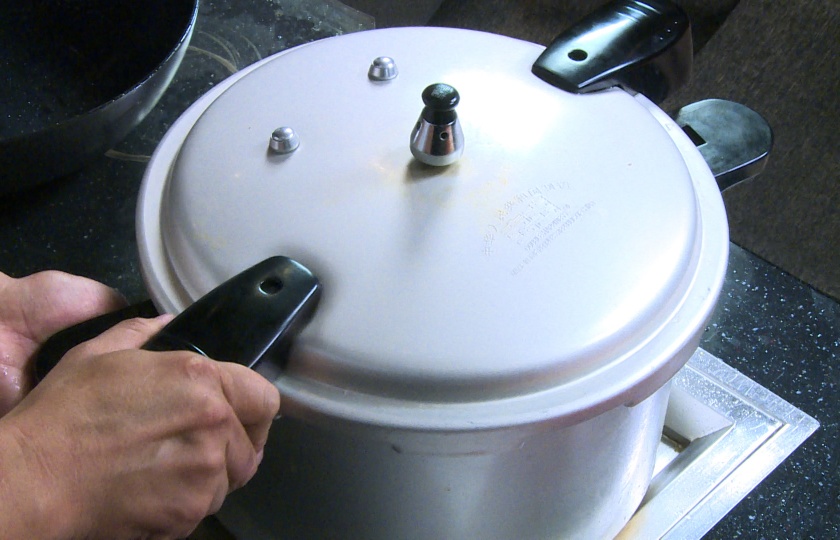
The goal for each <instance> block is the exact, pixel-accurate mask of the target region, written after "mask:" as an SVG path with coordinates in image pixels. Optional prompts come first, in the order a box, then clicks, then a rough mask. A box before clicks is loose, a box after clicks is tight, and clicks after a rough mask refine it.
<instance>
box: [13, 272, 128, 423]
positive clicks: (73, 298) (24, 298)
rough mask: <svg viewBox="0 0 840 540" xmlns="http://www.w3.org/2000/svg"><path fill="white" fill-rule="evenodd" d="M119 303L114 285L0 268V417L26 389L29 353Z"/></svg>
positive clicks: (29, 376) (29, 378)
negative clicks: (14, 272) (12, 273)
mask: <svg viewBox="0 0 840 540" xmlns="http://www.w3.org/2000/svg"><path fill="white" fill-rule="evenodd" d="M124 305H125V299H124V298H123V297H122V296H121V295H120V294H119V293H118V292H117V291H115V290H114V289H111V288H110V287H107V286H105V285H103V284H101V283H98V282H96V281H93V280H90V279H86V278H82V277H78V276H73V275H70V274H65V273H64V272H58V271H54V270H51V271H45V272H39V273H37V274H32V275H31V276H26V277H23V278H19V279H15V278H12V277H9V276H7V275H6V274H4V273H2V272H0V417H2V416H3V415H4V414H6V413H7V412H9V411H10V410H12V408H13V407H14V406H15V405H17V403H18V402H20V400H21V399H23V397H24V396H25V395H26V394H27V392H29V389H30V388H31V387H32V382H33V381H32V369H31V365H30V364H31V359H32V356H33V355H34V353H35V351H37V350H38V348H39V347H40V346H41V344H42V343H43V342H44V341H45V340H46V339H47V338H48V337H50V336H51V335H53V334H55V333H56V332H58V331H59V330H62V329H64V328H67V327H68V326H72V325H74V324H77V323H79V322H82V321H85V320H87V319H92V318H93V317H95V316H97V315H101V314H103V313H107V312H109V311H113V310H115V309H118V308H120V307H122V306H124Z"/></svg>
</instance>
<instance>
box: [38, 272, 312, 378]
mask: <svg viewBox="0 0 840 540" xmlns="http://www.w3.org/2000/svg"><path fill="white" fill-rule="evenodd" d="M320 295H321V285H320V282H319V281H318V278H317V277H316V276H315V275H314V274H313V273H312V272H311V271H310V270H309V269H307V268H306V267H304V266H303V265H301V264H300V263H298V262H297V261H294V260H292V259H289V258H287V257H279V256H278V257H272V258H270V259H266V260H265V261H263V262H261V263H259V264H257V265H255V266H252V267H251V268H249V269H247V270H245V271H244V272H242V273H240V274H237V275H236V276H234V277H233V278H231V279H229V280H228V281H226V282H224V283H222V284H221V285H219V286H218V287H216V288H215V289H213V290H212V291H210V292H209V293H207V294H206V295H205V296H203V297H201V298H200V299H198V300H197V301H196V302H195V303H194V304H192V305H191V306H189V307H188V308H187V309H185V310H184V311H183V312H182V313H181V314H180V315H178V316H177V317H175V318H174V319H172V321H170V323H169V324H168V325H166V326H165V327H164V328H163V329H162V330H161V331H160V332H159V333H158V334H156V335H155V336H153V337H152V338H151V339H150V340H149V341H148V342H147V343H146V344H145V345H144V346H143V348H144V349H146V350H152V351H165V350H191V351H195V352H198V353H200V354H203V355H205V356H208V357H210V358H213V359H215V360H222V361H226V362H236V363H238V364H242V365H244V366H247V367H250V368H253V367H255V366H256V365H257V363H259V362H260V361H262V360H264V359H267V358H270V359H272V360H274V361H282V360H283V359H284V357H285V354H286V353H287V352H288V348H289V346H290V345H291V342H292V339H293V338H294V337H295V336H296V335H297V334H298V333H299V332H300V331H301V330H302V329H303V327H304V326H305V324H306V323H307V322H309V320H310V319H311V318H312V315H313V314H314V312H315V308H316V307H317V304H318V300H319V298H320ZM152 311H153V312H154V313H152ZM153 314H156V311H155V310H154V306H152V305H151V303H150V302H146V303H144V304H141V305H139V307H138V306H132V307H130V308H128V309H126V310H122V311H120V312H115V313H110V314H107V315H104V316H102V317H98V318H96V319H91V320H89V321H86V322H83V323H81V324H79V325H76V326H73V327H70V328H68V329H66V330H63V331H62V332H59V333H58V334H56V335H55V336H53V337H51V338H50V339H49V340H47V342H46V343H45V344H44V346H43V347H42V348H41V350H40V351H39V353H38V355H37V356H36V358H35V372H36V376H37V377H38V379H39V380H40V379H41V378H43V377H44V376H45V375H46V374H47V373H48V372H49V371H50V369H52V368H53V367H54V366H55V365H56V364H57V363H58V361H59V360H60V359H61V358H62V357H63V356H64V354H65V353H66V352H67V351H68V350H70V349H71V348H72V347H74V346H75V345H77V344H79V343H81V342H83V341H85V340H87V339H90V338H92V337H95V336H96V335H99V334H100V333H101V332H103V331H104V330H106V329H107V328H110V327H111V326H113V325H114V324H116V323H117V322H119V321H120V320H124V319H129V318H132V317H136V316H150V315H153Z"/></svg>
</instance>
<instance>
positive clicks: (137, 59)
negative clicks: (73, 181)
mask: <svg viewBox="0 0 840 540" xmlns="http://www.w3.org/2000/svg"><path fill="white" fill-rule="evenodd" d="M197 9H198V0H146V1H144V2H136V1H134V0H30V1H28V2H3V3H2V5H0V70H2V78H3V84H0V118H2V122H0V194H5V193H10V192H14V191H20V190H23V189H26V188H29V187H32V186H35V185H37V184H40V183H43V182H46V181H49V180H52V179H55V178H57V177H60V176H64V175H66V174H69V173H72V172H74V171H76V170H78V169H80V168H82V167H83V166H84V165H85V164H87V163H88V162H89V161H90V160H91V159H93V158H96V157H97V156H99V155H101V154H103V153H104V152H105V151H107V150H108V149H110V148H111V147H113V146H114V145H115V144H116V143H118V142H119V141H120V140H122V139H123V138H124V137H125V136H126V135H127V134H128V133H129V132H130V131H131V130H132V129H133V128H134V127H135V126H136V125H137V124H138V123H140V121H141V120H142V119H143V118H144V117H145V116H146V114H148V112H149V111H150V110H151V109H152V108H153V107H154V105H155V104H156V103H157V101H158V99H160V97H161V95H162V94H163V92H164V90H165V89H166V87H167V86H168V85H169V83H170V81H171V80H172V77H173V75H174V74H175V71H176V70H177V68H178V66H179V64H180V62H181V59H182V58H183V56H184V53H185V51H186V48H187V43H188V42H189V38H190V36H191V34H192V28H193V24H194V22H195V17H196V13H197Z"/></svg>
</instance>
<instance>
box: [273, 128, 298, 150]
mask: <svg viewBox="0 0 840 540" xmlns="http://www.w3.org/2000/svg"><path fill="white" fill-rule="evenodd" d="M298 146H300V138H299V137H298V134H297V133H295V130H294V129H292V128H290V127H286V126H284V127H279V128H277V129H275V130H274V132H273V133H272V134H271V140H269V142H268V147H269V148H271V150H272V151H274V152H275V153H277V154H289V153H291V152H294V151H295V150H297V148H298Z"/></svg>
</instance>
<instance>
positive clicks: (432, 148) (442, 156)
mask: <svg viewBox="0 0 840 540" xmlns="http://www.w3.org/2000/svg"><path fill="white" fill-rule="evenodd" d="M422 97H423V104H424V105H425V107H423V112H421V113H420V118H419V119H418V120H417V124H415V126H414V130H413V131H412V132H411V144H410V147H411V153H412V154H413V155H414V157H415V158H417V160H419V161H421V162H423V163H426V164H428V165H434V166H436V167H440V166H445V165H451V164H452V163H455V162H456V161H458V159H459V158H460V157H461V154H462V153H463V152H464V134H463V132H462V131H461V123H460V122H459V121H458V115H457V114H456V113H455V107H457V106H458V102H459V101H460V100H461V96H460V95H459V94H458V91H457V90H455V88H453V87H451V86H449V85H448V84H443V83H437V84H432V85H430V86H427V87H426V89H425V90H423V95H422Z"/></svg>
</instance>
